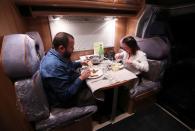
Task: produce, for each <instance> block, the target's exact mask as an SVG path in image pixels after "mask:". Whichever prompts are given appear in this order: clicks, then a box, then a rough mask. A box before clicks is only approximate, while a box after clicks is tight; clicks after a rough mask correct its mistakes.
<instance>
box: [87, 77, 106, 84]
mask: <svg viewBox="0 0 195 131" xmlns="http://www.w3.org/2000/svg"><path fill="white" fill-rule="evenodd" d="M107 79H108V78H107V77H105V76H104V77H103V78H101V79H98V80H94V81H92V82H91V83H95V82H98V81H100V80H107Z"/></svg>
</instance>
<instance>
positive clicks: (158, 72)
mask: <svg viewBox="0 0 195 131" xmlns="http://www.w3.org/2000/svg"><path fill="white" fill-rule="evenodd" d="M148 64H149V71H148V72H143V73H142V76H143V78H145V79H147V80H151V81H160V80H161V78H162V76H163V73H164V70H165V65H166V61H164V60H162V61H159V60H150V59H148Z"/></svg>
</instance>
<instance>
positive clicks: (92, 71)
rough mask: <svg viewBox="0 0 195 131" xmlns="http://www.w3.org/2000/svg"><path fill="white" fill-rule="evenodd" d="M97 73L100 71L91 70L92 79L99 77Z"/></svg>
mask: <svg viewBox="0 0 195 131" xmlns="http://www.w3.org/2000/svg"><path fill="white" fill-rule="evenodd" d="M97 72H98V70H96V69H91V73H90V76H91V77H94V76H98V74H97Z"/></svg>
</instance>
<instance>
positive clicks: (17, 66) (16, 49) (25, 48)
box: [1, 34, 40, 79]
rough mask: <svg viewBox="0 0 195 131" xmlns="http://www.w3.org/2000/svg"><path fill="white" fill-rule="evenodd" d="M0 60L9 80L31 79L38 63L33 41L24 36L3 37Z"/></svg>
mask: <svg viewBox="0 0 195 131" xmlns="http://www.w3.org/2000/svg"><path fill="white" fill-rule="evenodd" d="M1 59H2V66H3V69H4V72H5V73H6V74H7V75H8V77H10V78H11V79H20V78H26V77H31V76H32V75H33V74H34V73H35V72H36V71H37V69H38V68H39V63H40V60H39V58H38V56H37V53H36V50H35V42H34V40H33V39H31V38H30V37H29V36H28V35H24V34H13V35H6V36H4V38H3V43H2V49H1Z"/></svg>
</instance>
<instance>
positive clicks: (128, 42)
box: [122, 36, 140, 55]
mask: <svg viewBox="0 0 195 131" xmlns="http://www.w3.org/2000/svg"><path fill="white" fill-rule="evenodd" d="M122 44H126V45H127V46H128V47H129V48H131V51H132V54H133V55H135V54H136V52H137V50H139V49H140V48H139V46H138V45H137V41H136V40H135V39H134V38H133V37H132V36H127V37H125V38H123V39H122Z"/></svg>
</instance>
